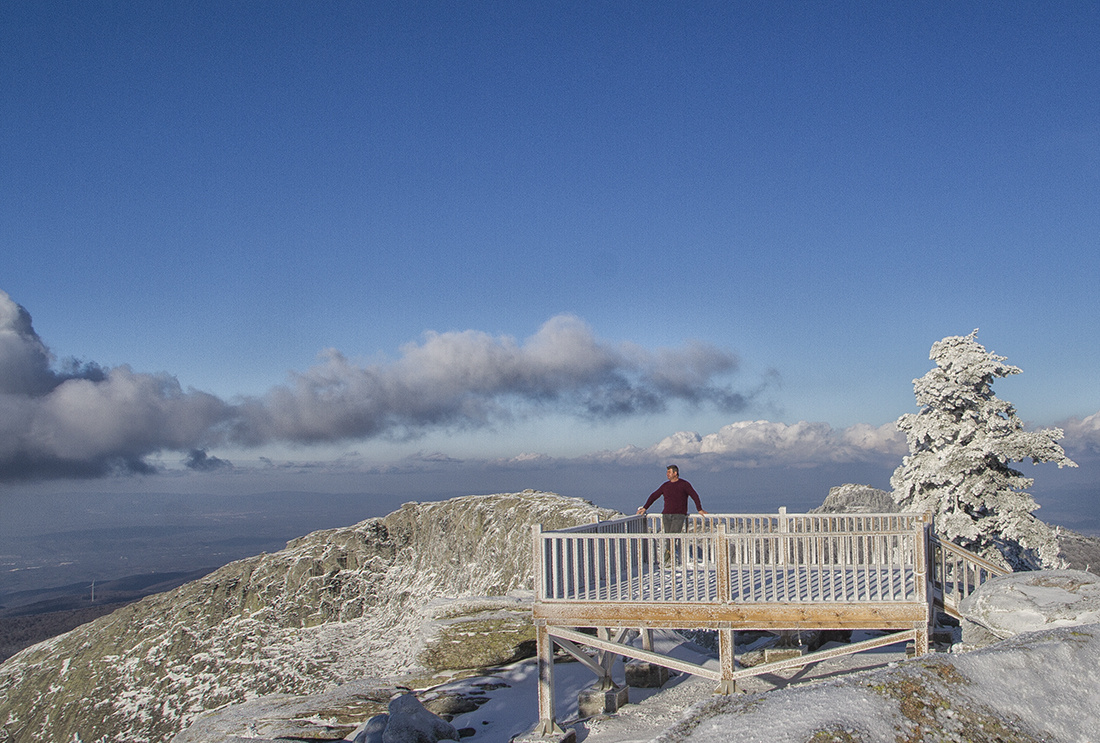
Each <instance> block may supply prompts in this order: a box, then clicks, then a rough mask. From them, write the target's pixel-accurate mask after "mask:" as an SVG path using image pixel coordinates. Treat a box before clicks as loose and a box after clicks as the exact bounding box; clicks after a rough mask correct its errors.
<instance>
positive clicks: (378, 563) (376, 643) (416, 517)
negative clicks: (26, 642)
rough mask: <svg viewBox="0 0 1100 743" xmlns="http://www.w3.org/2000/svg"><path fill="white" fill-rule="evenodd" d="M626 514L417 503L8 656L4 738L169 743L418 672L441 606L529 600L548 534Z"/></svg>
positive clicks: (1, 700)
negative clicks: (259, 710)
mask: <svg viewBox="0 0 1100 743" xmlns="http://www.w3.org/2000/svg"><path fill="white" fill-rule="evenodd" d="M614 515H616V514H615V513H614V512H612V511H608V510H607V509H598V508H596V507H595V506H593V505H592V504H591V503H588V502H587V501H583V500H580V499H576V498H563V497H561V496H557V495H554V494H550V493H537V492H534V491H526V492H524V493H514V494H502V495H486V496H468V497H464V498H455V499H452V500H449V501H443V502H436V503H406V504H405V505H404V506H402V507H401V508H400V509H399V510H397V511H395V512H393V513H391V514H389V515H388V516H385V517H384V518H375V519H368V520H366V521H363V522H361V523H359V524H356V525H355V526H352V527H347V528H341V529H330V530H326V531H319V532H315V533H313V534H310V535H308V536H305V537H302V538H299V539H295V540H293V541H291V542H289V543H288V545H287V548H286V549H284V550H282V551H280V552H276V553H274V554H263V555H258V556H256V557H252V558H249V559H246V560H240V561H237V562H234V563H231V564H229V565H226V566H225V567H222V568H220V569H219V570H216V571H215V572H213V573H211V574H209V575H207V576H206V577H204V578H202V579H200V580H197V581H194V582H192V583H188V584H186V585H184V586H181V587H180V588H178V589H176V590H174V591H169V592H167V593H162V594H157V595H155V596H150V597H147V598H145V599H143V600H142V601H140V602H137V603H135V604H131V605H129V606H126V607H124V608H122V609H120V610H118V611H116V612H114V613H112V614H109V615H107V616H105V617H100V618H99V619H97V620H95V621H93V622H90V623H88V624H85V625H82V626H81V627H78V628H77V629H75V630H73V631H72V632H69V633H67V634H65V635H61V636H59V637H55V638H53V639H51V640H48V641H46V642H44V643H40V644H38V645H35V646H33V647H30V648H27V649H26V650H24V651H22V652H20V653H18V654H16V655H15V656H13V657H12V658H10V659H8V660H7V661H6V662H5V663H4V664H2V665H0V742H3V743H7V742H8V741H20V742H21V741H39V742H41V743H49V742H50V741H57V742H58V743H70V742H71V741H73V740H80V741H82V742H83V743H100V742H105V741H120V742H121V741H167V740H171V739H172V737H173V736H174V735H175V734H176V733H177V732H178V731H180V730H181V729H182V728H184V727H186V726H187V725H188V724H189V723H190V722H191V721H192V720H195V719H196V718H198V717H199V716H200V715H202V714H203V713H204V712H205V711H207V710H213V709H217V708H221V707H226V706H227V705H234V704H239V703H241V702H246V701H248V700H253V699H258V698H260V697H263V696H265V695H286V694H289V695H309V694H318V693H322V692H325V691H326V690H330V689H333V688H335V687H336V686H337V685H339V684H342V683H345V682H348V681H351V680H355V679H361V678H362V677H363V671H364V669H367V668H369V669H371V672H372V675H373V676H375V677H376V678H384V677H387V676H393V675H398V674H406V673H417V672H419V670H420V669H418V666H419V665H420V663H421V654H422V652H423V650H424V648H425V638H424V628H425V627H426V626H431V625H432V624H433V623H438V619H439V618H438V616H437V615H436V613H437V612H438V611H439V607H438V603H433V602H438V600H439V599H444V598H453V599H456V600H460V599H462V598H463V597H479V596H501V597H507V596H508V595H509V594H514V593H515V592H522V591H525V590H526V591H529V590H530V588H531V585H530V581H531V528H532V526H533V525H534V524H540V523H541V524H545V525H546V526H547V528H561V527H565V526H571V525H575V524H579V523H585V522H591V521H592V520H593V519H594V518H596V517H599V518H609V517H612V516H614ZM502 601H503V605H502V606H500V605H494V606H493V607H489V606H485V607H481V608H483V609H485V610H490V609H491V610H493V611H496V612H498V613H499V612H501V611H504V610H506V609H507V608H508V606H509V603H510V602H511V600H510V599H504V600H502ZM498 603H499V602H498ZM493 621H497V620H496V619H494V620H493ZM427 670H429V671H430V669H427ZM360 719H363V718H360ZM233 734H234V735H239V736H241V737H248V735H249V731H248V730H246V729H242V730H240V731H239V732H234V733H233Z"/></svg>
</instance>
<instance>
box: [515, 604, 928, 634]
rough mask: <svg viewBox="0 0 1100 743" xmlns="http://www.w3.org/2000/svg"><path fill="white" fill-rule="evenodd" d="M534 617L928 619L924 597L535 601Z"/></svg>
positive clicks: (790, 625)
mask: <svg viewBox="0 0 1100 743" xmlns="http://www.w3.org/2000/svg"><path fill="white" fill-rule="evenodd" d="M532 615H533V617H534V620H535V621H536V623H539V622H541V623H544V624H551V625H565V626H571V627H672V628H678V629H688V628H715V629H718V628H728V629H756V630H768V629H906V628H909V627H911V626H912V624H913V622H915V621H927V620H928V617H929V608H928V606H927V605H926V604H923V603H915V602H908V603H890V604H851V605H844V604H834V603H830V604H776V603H771V604H752V605H740V604H727V605H722V604H687V603H683V604H674V603H615V604H611V603H593V602H553V603H549V602H538V601H536V602H535V604H534V606H533V608H532Z"/></svg>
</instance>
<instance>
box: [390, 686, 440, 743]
mask: <svg viewBox="0 0 1100 743" xmlns="http://www.w3.org/2000/svg"><path fill="white" fill-rule="evenodd" d="M441 740H458V731H457V730H455V727H454V725H452V724H451V723H449V722H447V721H445V720H444V719H443V718H441V717H437V716H435V715H433V714H432V713H431V712H429V711H428V710H427V708H425V707H424V705H423V704H421V703H420V700H419V699H417V698H416V696H414V695H413V694H402V695H401V696H399V697H397V698H396V699H394V700H393V701H391V702H390V714H389V720H388V721H387V722H386V729H385V730H384V731H383V733H382V743H438V741H441Z"/></svg>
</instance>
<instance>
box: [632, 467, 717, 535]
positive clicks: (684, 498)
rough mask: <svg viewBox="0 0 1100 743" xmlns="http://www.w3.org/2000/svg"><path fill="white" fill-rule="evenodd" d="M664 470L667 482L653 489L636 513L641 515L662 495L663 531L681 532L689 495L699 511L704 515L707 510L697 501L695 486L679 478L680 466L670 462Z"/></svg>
mask: <svg viewBox="0 0 1100 743" xmlns="http://www.w3.org/2000/svg"><path fill="white" fill-rule="evenodd" d="M666 471H667V474H668V482H666V483H664V484H663V485H661V487H659V488H657V489H656V490H654V491H653V494H652V495H651V496H649V500H647V501H646V502H645V505H644V506H642V507H641V508H639V509H638V515H639V516H641V515H642V514H644V513H645V512H646V511H648V510H649V507H650V506H651V505H653V503H654V502H655V501H656V500H657V498H659V497H664V499H665V507H664V510H663V511H662V513H661V523H662V525H663V526H664V531H665V532H667V533H674V532H681V531H683V530H684V525H685V524H686V523H687V514H688V498H689V497H690V498H691V499H692V500H693V501H695V508H697V509H698V510H699V513H701V514H703V515H704V516H706V515H707V512H706V511H704V510H703V506H702V504H701V503H700V502H699V494H698V493H696V492H695V488H693V487H691V483H690V482H688V481H687V480H681V479H680V468H679V467H677V466H676V465H674V464H670V465H669V466H668V468H667V470H666Z"/></svg>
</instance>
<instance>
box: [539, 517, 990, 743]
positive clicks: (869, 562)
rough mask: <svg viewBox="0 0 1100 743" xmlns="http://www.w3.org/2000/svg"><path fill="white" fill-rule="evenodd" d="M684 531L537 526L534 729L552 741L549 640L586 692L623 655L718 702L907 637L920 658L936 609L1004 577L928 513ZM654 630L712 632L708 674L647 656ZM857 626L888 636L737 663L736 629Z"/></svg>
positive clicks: (657, 521)
mask: <svg viewBox="0 0 1100 743" xmlns="http://www.w3.org/2000/svg"><path fill="white" fill-rule="evenodd" d="M685 528H686V531H685V532H683V533H677V534H669V533H664V532H662V522H661V518H660V516H649V515H639V516H628V517H625V518H621V519H616V520H613V521H598V522H594V523H592V524H585V525H582V526H578V527H573V528H571V529H562V530H559V531H543V530H542V528H541V527H535V534H534V565H535V573H534V574H535V586H534V588H535V599H534V608H533V618H534V624H535V630H536V637H537V644H538V662H539V717H540V722H539V726H538V728H537V732H539V733H541V734H544V735H546V734H553V733H558V732H561V730H560V728H559V727H558V725H557V723H556V721H555V719H554V683H553V666H554V664H553V652H554V651H553V646H554V644H557V645H558V646H559V647H561V648H562V649H563V650H565V651H566V652H568V653H569V654H570V655H573V656H574V657H576V658H577V659H578V660H579V661H581V662H582V663H584V664H585V665H587V666H588V667H589V668H591V669H592V670H593V672H594V673H596V675H597V677H598V679H599V682H598V684H597V688H601V689H606V690H611V689H613V688H615V686H614V683H613V682H612V680H611V667H612V662H613V661H614V659H615V657H616V656H620V655H621V656H623V657H624V658H633V659H637V660H641V661H646V662H649V663H652V664H654V665H657V666H662V667H665V668H671V669H674V670H677V671H681V672H685V673H691V674H694V675H697V676H702V677H705V678H709V679H712V680H714V681H716V682H717V688H716V689H715V691H716V692H717V693H726V694H728V693H731V692H733V691H734V690H735V684H736V681H737V679H739V678H744V677H747V676H754V675H758V674H763V673H769V672H772V671H775V670H779V669H780V668H785V667H795V666H802V665H807V664H809V663H815V662H817V661H819V660H824V659H825V658H827V657H835V656H838V655H844V654H848V653H855V652H861V651H864V650H870V649H873V648H877V647H882V646H885V645H892V644H894V643H897V642H903V641H912V642H913V644H914V649H915V652H916V653H917V654H918V655H920V654H924V653H926V652H928V637H929V631H930V627H931V625H932V621H933V619H934V617H935V612H936V611H937V610H942V611H944V612H946V613H949V614H954V615H956V616H957V607H958V604H959V602H960V601H962V599H964V598H966V596H968V595H969V594H970V593H971V592H973V590H974V589H975V588H977V587H978V586H979V585H981V583H983V582H984V581H985V580H987V579H988V578H990V577H993V576H994V575H999V574H1003V573H1005V572H1007V571H1005V570H1003V569H1001V568H998V567H997V566H996V565H993V564H992V563H989V562H987V561H986V560H983V559H982V558H980V557H978V556H977V555H974V554H973V553H970V552H967V551H966V550H964V549H962V548H960V547H957V546H956V545H953V544H948V543H943V542H941V541H940V540H938V539H937V538H936V537H935V536H934V534H933V530H932V515H931V514H919V513H879V514H788V513H787V512H786V509H783V508H781V509H780V510H779V513H778V514H725V515H715V514H710V515H707V516H702V515H693V516H691V517H689V518H688V522H687V526H686V527H685ZM661 628H666V629H712V630H717V631H718V640H719V642H718V647H719V669H718V670H714V669H711V668H706V667H703V666H699V665H696V664H692V663H688V662H685V661H680V660H677V659H674V658H671V657H668V656H663V655H660V654H658V653H655V652H653V645H652V637H651V631H652V630H653V629H661ZM593 629H594V630H595V631H596V634H595V636H592V634H591V631H592V630H593ZM856 629H866V630H885V631H887V634H885V635H883V636H882V637H877V638H873V639H871V640H867V641H864V642H860V643H854V644H849V645H845V646H842V647H838V648H833V649H831V650H826V651H821V652H817V653H813V654H810V655H805V656H802V657H798V658H794V659H790V660H786V661H780V662H778V663H768V664H765V665H760V666H755V667H753V668H748V669H738V668H737V667H736V666H737V664H736V661H735V658H734V633H735V632H736V631H738V630H742V631H744V630H770V631H783V630H856ZM582 630H587V632H585V631H582ZM630 630H638V631H640V633H641V637H642V647H641V648H637V647H634V646H633V645H629V644H626V643H625V642H624V639H625V638H626V635H627V633H628V632H629V631H630ZM582 646H585V647H588V648H591V649H592V650H594V651H595V657H593V656H590V655H589V654H588V653H586V652H584V651H583V650H582V649H581V647H582Z"/></svg>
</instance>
